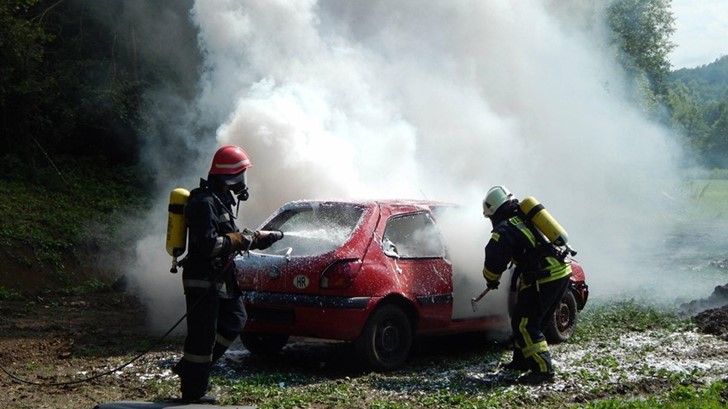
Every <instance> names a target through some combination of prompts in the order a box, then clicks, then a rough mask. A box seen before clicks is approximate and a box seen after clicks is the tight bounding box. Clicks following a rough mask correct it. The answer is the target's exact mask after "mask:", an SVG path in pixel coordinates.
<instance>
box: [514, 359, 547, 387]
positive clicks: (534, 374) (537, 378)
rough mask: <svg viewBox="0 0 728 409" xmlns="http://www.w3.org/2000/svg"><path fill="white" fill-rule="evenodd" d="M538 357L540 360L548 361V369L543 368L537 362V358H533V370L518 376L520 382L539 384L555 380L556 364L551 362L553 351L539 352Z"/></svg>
mask: <svg viewBox="0 0 728 409" xmlns="http://www.w3.org/2000/svg"><path fill="white" fill-rule="evenodd" d="M536 355H538V357H539V358H540V360H543V362H545V363H546V365H545V366H546V368H545V369H546V370H545V371H544V370H543V369H544V368H541V367H540V365H539V364H538V363H537V361H536V358H533V359H532V360H531V362H532V366H531V372H529V373H527V374H525V375H523V376H521V377H519V378H518V383H522V384H528V385H537V384H541V383H546V382H553V380H554V377H555V374H554V366H553V364H552V362H551V353H550V352H548V351H545V352H539V353H538V354H536Z"/></svg>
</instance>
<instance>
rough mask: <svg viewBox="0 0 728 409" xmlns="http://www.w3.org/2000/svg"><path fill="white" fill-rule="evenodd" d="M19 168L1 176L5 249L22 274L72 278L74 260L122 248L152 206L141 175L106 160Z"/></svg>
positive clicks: (0, 240)
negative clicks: (125, 235) (128, 230)
mask: <svg viewBox="0 0 728 409" xmlns="http://www.w3.org/2000/svg"><path fill="white" fill-rule="evenodd" d="M3 159H4V160H5V161H6V163H15V164H16V165H15V166H14V167H13V168H12V171H9V170H8V168H7V167H5V168H4V171H3V172H0V186H1V187H2V191H3V193H4V194H3V195H0V220H2V221H3V222H2V223H0V246H3V248H4V252H3V256H4V258H5V260H6V262H11V263H14V264H15V265H16V266H18V268H28V269H33V270H36V271H38V270H45V271H48V270H50V271H52V272H53V273H54V274H56V275H57V277H55V278H56V279H57V281H58V282H59V283H60V284H61V285H64V283H69V284H70V283H72V282H73V280H71V281H68V280H67V279H68V278H69V276H71V275H73V271H72V269H71V266H68V265H66V263H67V262H68V261H69V260H78V259H79V258H80V257H83V256H84V254H81V253H93V252H94V251H95V250H96V249H99V248H103V247H105V246H107V245H109V244H113V243H116V244H122V245H123V243H119V240H120V237H119V233H120V232H121V231H122V229H123V228H124V227H125V226H127V223H128V221H129V220H130V219H131V218H135V217H141V216H142V215H143V212H144V211H145V210H146V209H148V208H149V206H150V205H151V194H150V192H149V191H148V190H147V189H145V184H144V183H143V182H142V181H143V180H145V178H144V177H143V176H142V175H143V173H142V172H140V170H139V169H137V168H133V167H119V166H111V165H109V163H108V161H107V160H105V159H93V158H88V159H78V158H64V157H61V158H55V159H56V162H55V164H56V166H57V168H58V169H59V170H60V174H59V172H58V171H57V170H56V169H55V168H53V167H52V166H50V164H45V163H42V164H23V163H19V162H18V161H17V160H12V159H8V157H7V156H6V157H3Z"/></svg>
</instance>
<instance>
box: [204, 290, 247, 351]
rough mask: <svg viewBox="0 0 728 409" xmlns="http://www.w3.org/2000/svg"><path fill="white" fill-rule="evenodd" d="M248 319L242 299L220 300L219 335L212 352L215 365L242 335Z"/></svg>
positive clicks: (216, 337)
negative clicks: (241, 332)
mask: <svg viewBox="0 0 728 409" xmlns="http://www.w3.org/2000/svg"><path fill="white" fill-rule="evenodd" d="M247 318H248V315H247V314H246V312H245V305H244V304H243V299H242V298H241V297H236V298H232V299H221V300H220V309H219V315H218V321H217V335H216V336H215V347H214V348H213V350H212V363H213V364H214V363H215V362H217V360H218V359H220V357H221V356H222V355H223V354H224V353H225V351H227V349H228V348H229V347H230V345H231V344H232V343H233V342H234V341H235V339H236V338H237V337H238V335H240V331H242V329H243V327H244V326H245V321H246V320H247Z"/></svg>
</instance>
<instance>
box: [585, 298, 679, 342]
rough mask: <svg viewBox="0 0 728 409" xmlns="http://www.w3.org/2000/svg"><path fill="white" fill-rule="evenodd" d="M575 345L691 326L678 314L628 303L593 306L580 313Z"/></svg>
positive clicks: (633, 301) (634, 302)
mask: <svg viewBox="0 0 728 409" xmlns="http://www.w3.org/2000/svg"><path fill="white" fill-rule="evenodd" d="M577 326H578V328H577V331H576V332H575V334H574V336H573V338H572V342H580V341H585V340H588V339H611V338H613V337H615V336H618V335H619V333H620V332H624V331H638V332H643V331H647V330H652V329H665V330H668V331H674V330H683V329H688V328H690V327H691V323H690V320H689V319H688V318H685V317H682V316H680V315H679V314H678V313H677V312H675V311H666V310H664V309H660V308H657V307H653V306H649V305H644V304H640V303H638V302H637V301H635V300H626V301H620V302H616V303H610V304H592V305H590V306H589V308H586V309H584V311H582V312H581V313H580V314H579V323H578V325H577Z"/></svg>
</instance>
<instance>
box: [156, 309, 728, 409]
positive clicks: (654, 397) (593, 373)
mask: <svg viewBox="0 0 728 409" xmlns="http://www.w3.org/2000/svg"><path fill="white" fill-rule="evenodd" d="M690 327H691V323H690V321H689V320H687V319H685V318H682V317H681V316H679V315H677V314H675V313H673V312H669V311H662V310H660V309H657V308H653V307H649V306H644V305H640V304H638V303H636V302H634V301H631V300H627V301H622V302H617V303H611V304H601V305H590V306H589V307H588V308H587V309H585V310H584V311H583V312H582V314H581V316H580V321H579V327H578V330H577V335H576V336H575V337H574V338H572V340H571V341H569V344H567V347H568V345H572V346H577V345H583V346H590V345H603V347H602V349H595V350H594V351H593V352H592V353H589V354H587V355H585V356H584V357H583V358H582V360H583V361H584V362H589V363H590V365H592V367H596V368H599V369H598V370H591V369H588V367H587V368H586V369H584V370H581V371H577V372H575V373H569V374H563V376H564V378H565V379H567V381H566V385H581V386H582V387H583V388H584V389H583V390H579V387H578V386H577V387H576V389H575V390H573V391H569V390H566V391H550V390H548V389H545V390H541V391H540V392H536V393H534V390H533V389H529V388H528V387H523V386H513V385H506V384H496V385H483V384H480V383H477V382H474V381H473V379H472V377H470V376H469V374H470V372H471V371H473V368H477V370H483V368H484V367H486V366H487V365H488V363H491V362H494V361H498V360H501V361H502V360H504V359H505V358H506V357H507V356H508V355H509V348H508V346H507V345H504V344H487V345H483V346H482V347H481V348H473V347H472V345H471V346H465V347H464V348H463V351H462V352H454V353H453V352H452V351H451V353H448V354H445V356H444V357H440V356H438V355H437V354H435V355H434V356H433V355H432V354H428V353H425V354H415V355H414V356H413V357H412V359H411V361H410V363H409V364H408V365H407V367H405V368H403V369H401V370H398V371H394V372H391V373H357V372H352V373H347V374H345V375H333V376H332V375H328V376H326V375H325V374H326V373H328V371H324V372H323V373H324V375H322V374H317V373H312V372H310V371H308V370H298V369H295V368H290V367H289V368H288V369H286V370H285V371H277V370H275V369H271V370H270V371H262V372H255V371H256V370H253V371H252V372H249V369H247V368H243V370H242V373H238V372H236V374H234V375H232V376H231V375H230V373H226V374H225V375H219V374H217V375H216V376H215V378H214V380H213V383H215V384H216V385H220V387H221V389H222V390H224V394H223V401H222V403H223V404H227V405H234V404H246V405H253V406H256V407H259V408H261V409H287V408H371V409H414V408H442V407H452V408H490V407H503V408H517V407H543V408H657V407H659V408H719V407H725V402H726V399H727V398H728V388H727V385H726V381H725V380H723V381H715V382H711V383H708V384H701V383H699V382H696V381H695V379H697V376H698V375H700V374H697V373H690V372H688V373H684V372H680V371H672V370H668V369H664V368H656V367H653V366H650V365H646V364H643V365H642V366H641V367H633V366H632V365H633V364H634V363H636V362H639V360H640V359H643V358H641V356H643V354H645V353H648V354H649V351H644V350H639V349H636V350H635V351H634V354H635V356H634V357H633V359H634V363H633V362H627V363H626V364H625V363H623V362H619V361H618V358H615V357H613V356H611V355H610V354H609V353H605V352H607V351H608V350H609V349H608V348H609V345H610V344H613V343H614V342H615V335H614V334H624V333H632V332H636V333H643V332H650V333H652V334H653V335H652V336H653V337H654V338H655V339H657V340H658V341H659V339H660V334H663V333H664V334H666V335H667V334H669V333H672V332H675V331H683V330H687V329H688V328H690ZM467 343H468V344H469V343H470V342H467ZM456 346H457V344H456V345H455V347H456ZM630 360H632V358H630ZM619 371H624V374H621V375H620V376H619V378H620V379H622V380H623V381H624V382H626V383H629V382H630V381H628V378H629V376H628V375H630V374H635V373H639V374H640V375H641V376H643V377H644V378H645V379H652V380H653V381H648V382H657V383H658V384H659V385H660V387H659V388H658V390H657V391H656V392H654V393H653V392H652V389H649V388H648V390H647V391H641V390H640V389H639V386H634V385H632V386H630V387H629V389H627V390H623V389H621V388H622V387H623V386H621V385H620V384H621V383H622V382H616V383H615V381H614V380H613V377H614V375H613V374H614V373H615V372H616V373H619ZM314 372H315V371H314ZM159 389H160V391H164V393H167V394H168V393H170V391H172V389H169V388H167V387H162V386H159ZM164 393H163V394H164ZM172 393H173V392H172ZM574 396H586V397H590V398H588V399H587V400H588V402H587V403H578V401H579V400H580V399H578V398H575V397H574ZM572 399H576V401H573V400H572Z"/></svg>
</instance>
